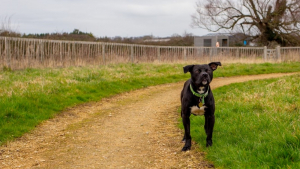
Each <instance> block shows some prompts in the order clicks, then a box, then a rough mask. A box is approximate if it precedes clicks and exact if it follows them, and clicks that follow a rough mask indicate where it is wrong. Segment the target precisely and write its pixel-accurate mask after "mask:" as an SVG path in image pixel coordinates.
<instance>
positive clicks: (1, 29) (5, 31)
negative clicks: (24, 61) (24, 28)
mask: <svg viewBox="0 0 300 169" xmlns="http://www.w3.org/2000/svg"><path fill="white" fill-rule="evenodd" d="M0 36H11V37H20V36H21V34H20V33H18V32H17V31H16V30H14V29H13V28H12V23H11V16H10V17H5V18H4V19H3V20H2V23H1V24H0Z"/></svg>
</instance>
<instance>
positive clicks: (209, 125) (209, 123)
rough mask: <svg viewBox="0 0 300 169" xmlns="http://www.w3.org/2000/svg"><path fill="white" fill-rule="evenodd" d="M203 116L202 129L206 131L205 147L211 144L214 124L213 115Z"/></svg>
mask: <svg viewBox="0 0 300 169" xmlns="http://www.w3.org/2000/svg"><path fill="white" fill-rule="evenodd" d="M204 116H205V125H204V129H205V132H206V135H207V137H206V147H209V146H212V134H213V129H214V125H215V115H207V116H206V115H204Z"/></svg>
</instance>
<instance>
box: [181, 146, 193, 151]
mask: <svg viewBox="0 0 300 169" xmlns="http://www.w3.org/2000/svg"><path fill="white" fill-rule="evenodd" d="M190 149H191V146H188V147H185V146H184V147H183V148H182V150H181V151H188V150H190Z"/></svg>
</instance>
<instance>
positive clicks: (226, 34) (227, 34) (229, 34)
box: [203, 33, 234, 36]
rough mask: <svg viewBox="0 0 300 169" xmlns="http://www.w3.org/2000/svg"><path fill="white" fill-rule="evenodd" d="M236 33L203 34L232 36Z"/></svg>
mask: <svg viewBox="0 0 300 169" xmlns="http://www.w3.org/2000/svg"><path fill="white" fill-rule="evenodd" d="M232 35H234V33H209V34H206V35H203V36H232Z"/></svg>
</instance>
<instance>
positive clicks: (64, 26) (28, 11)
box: [0, 0, 208, 37]
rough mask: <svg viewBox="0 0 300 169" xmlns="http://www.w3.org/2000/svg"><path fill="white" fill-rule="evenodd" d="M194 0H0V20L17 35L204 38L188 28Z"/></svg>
mask: <svg viewBox="0 0 300 169" xmlns="http://www.w3.org/2000/svg"><path fill="white" fill-rule="evenodd" d="M196 1H197V0H0V4H1V5H0V19H1V20H0V21H1V23H6V22H7V18H10V21H11V24H10V26H11V27H12V29H13V30H16V31H18V32H19V33H26V34H28V33H54V32H59V33H62V32H72V31H73V30H74V29H75V28H76V29H79V30H81V31H83V32H91V33H93V34H94V35H95V36H96V37H103V36H108V37H115V36H121V37H136V36H144V35H153V36H155V37H167V36H172V35H173V34H179V35H183V34H184V32H187V33H192V34H193V35H198V36H200V35H204V34H207V33H208V32H207V31H206V30H203V29H199V28H197V29H195V28H191V26H190V24H191V15H192V14H193V13H195V12H196V9H195V6H196V5H195V3H196Z"/></svg>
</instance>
